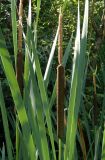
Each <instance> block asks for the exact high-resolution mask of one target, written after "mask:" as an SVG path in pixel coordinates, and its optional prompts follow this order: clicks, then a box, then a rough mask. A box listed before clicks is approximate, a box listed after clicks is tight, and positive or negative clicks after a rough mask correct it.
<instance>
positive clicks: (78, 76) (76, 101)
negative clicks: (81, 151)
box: [65, 0, 88, 160]
mask: <svg viewBox="0 0 105 160" xmlns="http://www.w3.org/2000/svg"><path fill="white" fill-rule="evenodd" d="M79 17H80V13H79V5H78V25H77V36H76V43H75V53H74V61H73V73H72V81H71V89H70V100H69V112H68V122H67V134H66V147H65V160H67V159H69V160H72V159H74V150H75V139H76V129H77V120H78V112H79V106H80V102H81V93H82V85H83V79H84V70H85V65H86V62H85V58H86V54H85V53H86V40H87V30H88V0H86V1H85V12H84V21H83V30H82V37H81V43H80V18H79Z"/></svg>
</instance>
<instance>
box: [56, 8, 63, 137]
mask: <svg viewBox="0 0 105 160" xmlns="http://www.w3.org/2000/svg"><path fill="white" fill-rule="evenodd" d="M62 18H63V16H62V13H61V10H60V14H59V34H58V63H59V65H58V67H57V135H58V137H59V138H63V134H64V88H65V87H64V85H65V83H64V79H65V78H64V74H65V73H64V67H63V65H62V57H63V49H62Z"/></svg>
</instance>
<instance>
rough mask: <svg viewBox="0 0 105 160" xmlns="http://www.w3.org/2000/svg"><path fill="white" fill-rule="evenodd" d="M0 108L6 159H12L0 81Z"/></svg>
mask: <svg viewBox="0 0 105 160" xmlns="http://www.w3.org/2000/svg"><path fill="white" fill-rule="evenodd" d="M0 108H1V114H2V119H3V127H4V132H5V139H6V145H7V153H8V160H13V155H12V142H11V138H10V132H9V125H8V119H7V112H6V107H5V102H4V97H3V93H2V88H1V83H0Z"/></svg>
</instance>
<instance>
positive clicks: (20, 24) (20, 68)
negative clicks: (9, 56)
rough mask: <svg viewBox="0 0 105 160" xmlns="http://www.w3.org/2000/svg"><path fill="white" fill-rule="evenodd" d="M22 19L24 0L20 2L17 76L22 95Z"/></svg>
mask: <svg viewBox="0 0 105 160" xmlns="http://www.w3.org/2000/svg"><path fill="white" fill-rule="evenodd" d="M22 17H23V0H20V3H19V24H18V53H17V66H16V76H17V81H18V84H19V88H20V91H21V94H23V55H22Z"/></svg>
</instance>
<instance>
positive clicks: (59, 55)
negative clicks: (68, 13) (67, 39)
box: [58, 11, 63, 64]
mask: <svg viewBox="0 0 105 160" xmlns="http://www.w3.org/2000/svg"><path fill="white" fill-rule="evenodd" d="M62 18H63V16H62V13H61V11H60V14H59V35H58V63H59V64H61V63H62V56H63V49H62V39H63V38H62Z"/></svg>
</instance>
